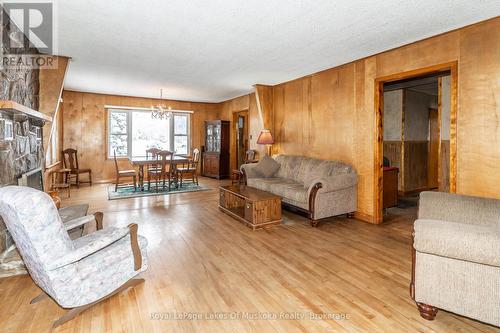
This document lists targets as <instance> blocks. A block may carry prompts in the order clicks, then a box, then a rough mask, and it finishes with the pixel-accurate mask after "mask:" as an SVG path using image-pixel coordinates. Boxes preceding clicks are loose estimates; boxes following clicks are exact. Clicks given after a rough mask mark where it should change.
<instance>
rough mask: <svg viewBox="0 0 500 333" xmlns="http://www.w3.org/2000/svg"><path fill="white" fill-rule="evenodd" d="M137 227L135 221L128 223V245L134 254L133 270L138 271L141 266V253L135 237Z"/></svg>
mask: <svg viewBox="0 0 500 333" xmlns="http://www.w3.org/2000/svg"><path fill="white" fill-rule="evenodd" d="M138 228H139V227H138V226H137V224H135V223H131V224H129V225H128V229H129V233H130V246H131V247H132V254H133V255H134V271H138V270H139V269H141V267H142V254H141V249H140V248H139V241H138V239H137V229H138Z"/></svg>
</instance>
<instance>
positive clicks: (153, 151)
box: [146, 147, 161, 184]
mask: <svg viewBox="0 0 500 333" xmlns="http://www.w3.org/2000/svg"><path fill="white" fill-rule="evenodd" d="M160 151H161V149H158V148H154V147H153V148H149V149H146V158H151V159H156V155H157V154H158V153H159V152H160ZM159 169H160V166H159V165H157V164H156V163H152V164H148V166H147V169H146V170H147V181H148V184H150V183H151V173H150V171H153V173H154V172H155V171H159Z"/></svg>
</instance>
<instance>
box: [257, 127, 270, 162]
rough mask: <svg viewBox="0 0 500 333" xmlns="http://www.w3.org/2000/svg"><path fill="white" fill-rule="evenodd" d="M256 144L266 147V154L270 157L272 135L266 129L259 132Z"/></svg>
mask: <svg viewBox="0 0 500 333" xmlns="http://www.w3.org/2000/svg"><path fill="white" fill-rule="evenodd" d="M257 144H259V145H266V148H267V149H266V153H267V155H269V156H271V145H272V144H274V139H273V135H272V134H271V131H270V130H268V129H263V130H261V131H260V134H259V137H258V138H257Z"/></svg>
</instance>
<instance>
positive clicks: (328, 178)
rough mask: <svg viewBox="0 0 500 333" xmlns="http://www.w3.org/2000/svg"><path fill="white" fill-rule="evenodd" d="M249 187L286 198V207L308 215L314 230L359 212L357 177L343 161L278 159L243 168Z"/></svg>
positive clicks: (287, 156) (278, 156) (294, 157)
mask: <svg viewBox="0 0 500 333" xmlns="http://www.w3.org/2000/svg"><path fill="white" fill-rule="evenodd" d="M241 171H242V173H243V175H244V177H245V182H246V184H247V185H248V186H251V187H255V188H258V189H261V190H264V191H267V192H271V193H274V194H276V195H279V196H281V197H282V202H283V204H284V205H287V206H291V207H293V208H295V209H298V210H300V211H303V212H305V213H307V215H308V217H309V219H310V220H311V224H312V226H317V224H318V220H320V219H323V218H327V217H330V216H336V215H341V214H348V215H349V216H352V215H353V212H355V211H356V208H357V202H356V199H357V194H356V192H357V191H356V188H357V174H356V171H355V170H354V169H353V168H352V166H350V165H348V164H346V163H343V162H340V161H323V160H319V159H315V158H308V157H302V156H289V155H277V156H274V157H273V158H270V157H268V156H266V157H264V158H262V160H261V161H260V162H259V163H255V164H246V165H243V166H242V167H241Z"/></svg>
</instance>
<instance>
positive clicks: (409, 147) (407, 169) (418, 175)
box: [401, 141, 429, 193]
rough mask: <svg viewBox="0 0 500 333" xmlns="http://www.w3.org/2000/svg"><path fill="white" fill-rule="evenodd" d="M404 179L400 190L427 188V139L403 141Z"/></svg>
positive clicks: (411, 190)
mask: <svg viewBox="0 0 500 333" xmlns="http://www.w3.org/2000/svg"><path fill="white" fill-rule="evenodd" d="M404 145H405V149H404V155H405V156H404V159H405V161H404V168H403V172H404V177H403V178H404V181H403V186H402V188H401V190H402V192H404V193H410V192H415V191H422V190H425V189H427V170H428V165H427V161H428V158H429V141H405V142H404Z"/></svg>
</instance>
